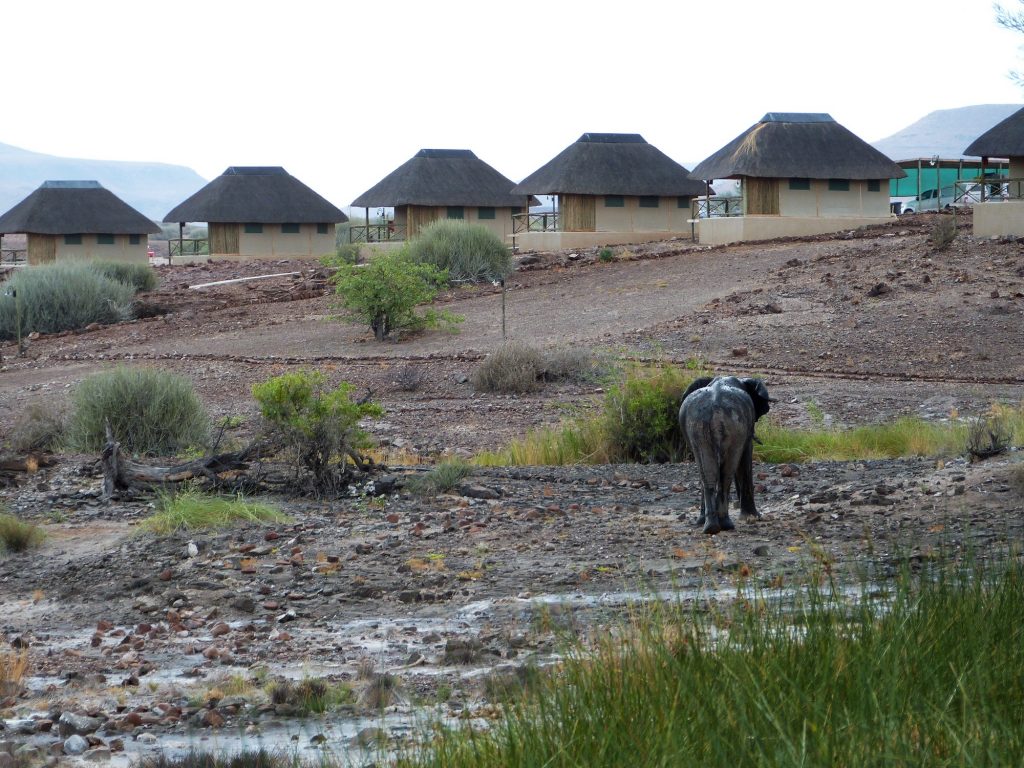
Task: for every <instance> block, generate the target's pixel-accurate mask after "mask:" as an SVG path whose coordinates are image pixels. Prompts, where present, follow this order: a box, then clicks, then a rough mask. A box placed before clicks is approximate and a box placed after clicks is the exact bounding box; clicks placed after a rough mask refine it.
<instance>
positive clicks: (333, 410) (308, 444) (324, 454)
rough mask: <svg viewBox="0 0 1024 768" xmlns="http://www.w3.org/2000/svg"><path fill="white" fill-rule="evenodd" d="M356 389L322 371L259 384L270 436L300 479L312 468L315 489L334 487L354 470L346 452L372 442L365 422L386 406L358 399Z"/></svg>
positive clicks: (257, 393)
mask: <svg viewBox="0 0 1024 768" xmlns="http://www.w3.org/2000/svg"><path fill="white" fill-rule="evenodd" d="M354 389H355V388H354V387H353V386H352V385H351V384H349V383H348V382H345V381H343V382H342V383H341V384H339V385H338V386H337V387H336V388H334V389H329V388H328V386H327V379H326V377H325V376H324V375H323V374H322V373H319V372H317V371H294V372H291V373H285V374H282V375H281V376H275V377H274V378H272V379H268V380H267V381H264V382H262V383H260V384H256V385H255V386H253V388H252V394H253V397H254V398H256V402H257V403H258V404H259V407H260V413H261V414H262V416H263V419H264V422H265V425H266V432H267V435H268V438H269V439H270V440H272V441H273V442H274V443H275V444H277V445H278V446H280V448H281V449H282V451H283V452H284V453H285V454H286V455H288V457H289V459H290V461H291V463H292V466H293V468H294V471H295V478H296V481H298V480H299V477H300V474H301V473H302V472H307V473H308V474H309V475H310V476H311V478H312V481H313V483H314V486H315V488H317V489H324V490H326V489H329V488H331V487H334V486H335V485H336V484H337V483H338V482H339V481H340V480H341V479H343V478H344V477H345V476H347V475H348V465H347V459H346V457H349V456H353V455H354V454H355V452H356V451H357V450H359V449H360V448H365V447H367V446H368V445H369V437H368V435H367V434H366V432H364V431H363V430H362V429H360V427H359V421H360V420H361V419H364V418H367V417H379V416H382V415H383V413H384V411H383V409H382V408H381V407H380V406H379V405H377V404H375V403H371V402H357V401H353V400H352V392H353V390H354Z"/></svg>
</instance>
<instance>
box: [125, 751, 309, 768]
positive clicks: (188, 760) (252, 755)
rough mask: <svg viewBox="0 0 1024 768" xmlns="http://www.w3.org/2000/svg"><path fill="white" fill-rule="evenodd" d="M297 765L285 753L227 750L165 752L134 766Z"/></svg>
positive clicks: (278, 767) (235, 767) (289, 767)
mask: <svg viewBox="0 0 1024 768" xmlns="http://www.w3.org/2000/svg"><path fill="white" fill-rule="evenodd" d="M296 763H297V759H296V757H295V756H294V755H293V754H291V753H289V752H284V751H278V752H272V751H269V750H266V749H243V750H242V751H240V752H234V753H232V752H229V751H226V750H224V749H218V750H217V751H215V752H214V751H211V752H203V751H200V750H198V749H190V750H189V751H187V752H179V753H175V754H173V755H172V754H170V753H168V752H162V751H161V752H158V753H156V754H150V755H142V756H140V757H139V759H138V761H137V762H136V763H135V764H134V765H135V768H297V766H296Z"/></svg>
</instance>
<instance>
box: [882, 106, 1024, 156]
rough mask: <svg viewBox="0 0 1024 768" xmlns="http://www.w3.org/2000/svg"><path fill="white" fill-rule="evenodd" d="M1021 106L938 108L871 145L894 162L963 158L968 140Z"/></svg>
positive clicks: (973, 138) (979, 134)
mask: <svg viewBox="0 0 1024 768" xmlns="http://www.w3.org/2000/svg"><path fill="white" fill-rule="evenodd" d="M1021 106H1022V105H1020V104H977V105H975V106H973V107H960V108H959V109H939V110H936V111H935V112H930V113H929V114H927V115H925V116H924V117H922V118H921V119H920V120H918V121H917V122H916V123H914V124H913V125H908V126H907V127H906V128H904V129H903V130H902V131H897V132H896V133H894V134H893V135H892V136H887V137H886V138H884V139H882V140H880V141H876V142H874V143H873V144H872V146H873V147H874V148H875V149H877V150H878V151H879V152H881V153H882V154H884V155H886V156H888V157H889V158H890V159H892V160H896V161H899V160H913V159H914V158H918V157H932V156H933V155H938V156H939V157H942V158H949V159H954V158H958V157H963V153H964V149H966V148H967V146H968V145H969V144H970V143H971V142H972V141H974V140H975V139H976V138H978V137H979V136H981V134H983V133H984V132H985V131H987V130H988V129H989V128H991V127H992V126H993V125H995V124H996V123H998V122H999V121H1001V120H1003V119H1005V118H1007V117H1009V116H1010V115H1012V114H1013V113H1014V112H1016V111H1017V110H1018V109H1020V108H1021Z"/></svg>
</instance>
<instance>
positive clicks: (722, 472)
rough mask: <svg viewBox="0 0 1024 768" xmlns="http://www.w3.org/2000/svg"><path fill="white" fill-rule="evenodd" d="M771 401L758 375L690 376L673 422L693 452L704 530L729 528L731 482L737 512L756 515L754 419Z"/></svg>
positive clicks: (731, 525) (699, 521) (747, 517)
mask: <svg viewBox="0 0 1024 768" xmlns="http://www.w3.org/2000/svg"><path fill="white" fill-rule="evenodd" d="M774 402H776V401H775V400H773V399H772V398H771V397H769V395H768V388H767V387H766V386H765V384H764V382H763V381H761V379H738V378H736V377H735V376H721V377H718V378H711V377H710V376H705V377H702V378H699V379H696V380H695V381H694V382H693V383H692V384H691V385H690V386H689V388H687V390H686V393H685V394H684V395H683V402H682V405H680V406H679V427H680V430H681V431H682V435H683V439H684V440H686V443H687V445H689V447H690V450H691V451H692V452H693V457H694V460H695V461H696V463H697V470H698V472H699V473H700V482H701V487H702V490H703V498H702V501H701V506H700V517H699V518H698V519H697V525H703V526H704V533H707V534H715V533H718V532H719V531H731V530H733V529H734V528H735V527H736V526H735V524H734V523H733V521H732V520H731V519H730V517H729V489H730V488H731V487H732V484H733V481H734V480H735V483H736V493H737V495H738V496H739V499H740V517H741V518H742V519H744V520H753V519H759V518H760V517H761V514H760V513H759V512H758V511H757V506H756V505H755V504H754V477H753V466H752V463H753V453H754V424H755V423H756V422H757V420H758V419H760V418H761V417H762V416H764V415H765V414H766V413H768V409H769V408H770V404H771V403H774Z"/></svg>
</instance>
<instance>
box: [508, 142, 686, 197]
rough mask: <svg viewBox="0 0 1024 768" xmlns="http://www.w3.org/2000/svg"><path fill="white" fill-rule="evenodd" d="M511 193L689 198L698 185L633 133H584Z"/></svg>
mask: <svg viewBox="0 0 1024 768" xmlns="http://www.w3.org/2000/svg"><path fill="white" fill-rule="evenodd" d="M512 192H514V193H518V194H529V195H628V196H637V197H639V196H657V197H692V196H694V195H699V194H702V193H703V192H704V185H703V184H701V183H700V182H699V181H694V180H693V179H692V178H691V177H690V173H689V171H687V170H686V168H684V167H683V166H682V165H680V164H679V163H677V162H676V161H675V160H673V159H672V158H671V157H669V156H668V155H666V154H665V153H664V152H662V151H661V150H659V149H658V148H657V147H655V146H653V145H651V144H648V143H647V141H646V140H645V139H644V137H643V136H641V135H640V134H638V133H584V134H583V135H582V136H580V137H579V138H578V139H577V140H576V142H575V143H573V144H570V145H569V146H568V147H566V148H565V149H564V150H562V151H561V152H560V153H559V154H558V155H556V156H555V157H554V159H552V160H551V161H549V162H548V163H546V164H545V165H543V166H541V167H540V168H538V169H537V170H536V171H534V172H533V173H531V174H530V175H529V176H527V177H526V178H525V179H523V180H522V181H521V182H520V183H519V184H517V185H516V186H515V187H514V188H513V189H512Z"/></svg>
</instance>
